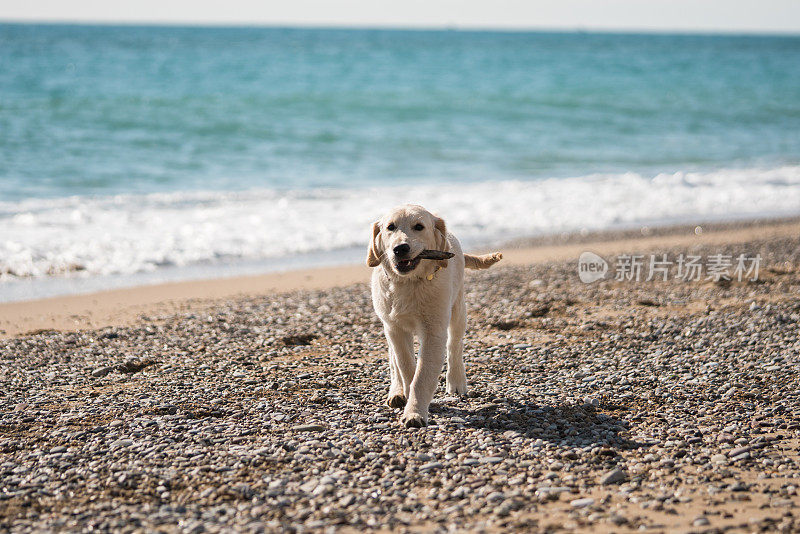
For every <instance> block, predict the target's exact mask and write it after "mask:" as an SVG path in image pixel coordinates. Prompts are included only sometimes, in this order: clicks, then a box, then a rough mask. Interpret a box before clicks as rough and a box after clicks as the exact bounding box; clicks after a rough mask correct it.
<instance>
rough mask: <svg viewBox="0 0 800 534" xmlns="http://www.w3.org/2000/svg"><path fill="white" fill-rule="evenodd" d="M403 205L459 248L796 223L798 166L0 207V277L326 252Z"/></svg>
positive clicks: (358, 237)
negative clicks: (774, 219)
mask: <svg viewBox="0 0 800 534" xmlns="http://www.w3.org/2000/svg"><path fill="white" fill-rule="evenodd" d="M406 202H413V203H419V204H423V205H425V206H426V207H428V208H429V209H431V210H433V211H436V212H438V213H439V214H440V215H442V216H443V217H444V218H445V219H446V220H447V222H448V224H449V226H450V228H451V229H452V230H453V231H454V232H455V233H456V234H457V235H458V236H459V237H460V238H462V240H464V241H466V242H467V243H469V242H473V243H475V242H486V241H492V240H498V239H502V238H504V237H511V236H521V235H532V234H542V233H553V232H560V231H568V230H580V229H589V230H592V229H603V228H609V227H614V226H625V225H633V224H647V223H652V222H654V221H658V222H684V221H686V220H698V219H702V220H707V219H732V218H740V217H746V216H755V215H758V216H763V215H784V214H796V213H800V166H785V167H780V168H774V169H725V170H719V171H715V172H706V173H675V174H659V175H658V176H654V177H652V176H651V177H648V176H642V175H639V174H634V173H627V174H617V175H591V176H582V177H575V178H567V179H548V180H541V181H530V182H521V181H503V182H481V183H468V184H441V183H439V184H432V185H418V186H411V187H408V186H403V187H376V188H372V189H366V190H365V189H358V190H356V189H339V190H310V191H309V190H302V191H277V190H257V191H247V192H237V193H231V192H226V193H218V192H192V193H171V194H151V195H143V196H134V195H121V196H114V197H103V198H87V197H70V198H62V199H50V200H42V199H30V200H25V201H22V202H0V273H1V274H0V280H6V281H7V280H11V279H15V278H18V277H48V276H70V277H75V276H78V277H86V276H96V275H116V274H123V275H124V274H132V273H140V272H147V271H155V270H157V269H159V268H160V267H163V266H177V267H181V266H190V265H198V264H225V263H230V262H236V261H248V262H252V261H258V260H265V259H270V258H280V257H287V256H292V255H297V254H304V253H312V252H320V251H335V250H338V249H344V248H348V247H353V246H360V245H364V244H365V243H366V242H367V240H368V232H369V226H370V223H371V222H372V221H373V220H374V219H375V218H376V217H378V216H379V215H380V214H382V213H383V212H385V211H386V210H387V209H389V208H390V207H392V206H394V205H397V204H402V203H406ZM77 269H80V270H77ZM0 291H2V285H0ZM0 300H2V299H0Z"/></svg>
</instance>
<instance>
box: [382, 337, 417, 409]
mask: <svg viewBox="0 0 800 534" xmlns="http://www.w3.org/2000/svg"><path fill="white" fill-rule="evenodd" d="M383 331H384V333H385V334H386V341H387V342H388V343H389V374H390V376H391V384H390V385H389V396H388V397H387V399H386V404H388V405H389V406H390V407H391V408H402V407H403V406H405V405H406V400H407V399H408V392H409V389H410V387H411V379H412V378H413V377H414V335H413V334H412V333H411V332H405V331H403V330H401V329H399V328H397V327H391V326H389V325H387V324H384V325H383Z"/></svg>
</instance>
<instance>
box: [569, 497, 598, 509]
mask: <svg viewBox="0 0 800 534" xmlns="http://www.w3.org/2000/svg"><path fill="white" fill-rule="evenodd" d="M593 504H594V499H592V498H591V497H585V498H583V499H575V500H572V501H570V502H569V505H570V506H572V507H573V508H586V507H587V506H591V505H593Z"/></svg>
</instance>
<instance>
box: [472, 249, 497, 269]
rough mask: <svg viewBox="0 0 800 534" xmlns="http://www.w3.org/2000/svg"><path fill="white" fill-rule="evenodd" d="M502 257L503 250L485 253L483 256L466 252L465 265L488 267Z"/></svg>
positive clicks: (474, 267) (480, 267) (475, 267)
mask: <svg viewBox="0 0 800 534" xmlns="http://www.w3.org/2000/svg"><path fill="white" fill-rule="evenodd" d="M502 259H503V253H502V252H493V253H492V254H483V255H482V256H473V255H472V254H464V267H466V268H467V269H488V268H489V267H491V266H492V265H494V264H495V263H497V262H498V261H500V260H502Z"/></svg>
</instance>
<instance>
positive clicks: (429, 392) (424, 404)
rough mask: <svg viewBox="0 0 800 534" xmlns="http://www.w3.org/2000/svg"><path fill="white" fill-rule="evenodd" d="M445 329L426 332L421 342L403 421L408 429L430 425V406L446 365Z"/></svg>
mask: <svg viewBox="0 0 800 534" xmlns="http://www.w3.org/2000/svg"><path fill="white" fill-rule="evenodd" d="M446 342H447V332H446V330H445V328H440V329H436V330H427V331H425V332H424V333H423V334H422V336H421V340H420V348H419V359H418V360H417V369H416V372H415V373H414V380H412V381H411V392H410V394H409V397H408V403H407V404H406V409H405V410H404V411H403V417H402V418H401V421H402V422H403V423H404V424H405V425H406V426H407V427H409V428H410V427H417V428H418V427H423V426H425V425H427V424H428V406H430V403H431V401H432V400H433V394H434V393H435V392H436V386H437V384H438V383H439V374H441V372H442V366H443V365H444V352H445V343H446Z"/></svg>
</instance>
